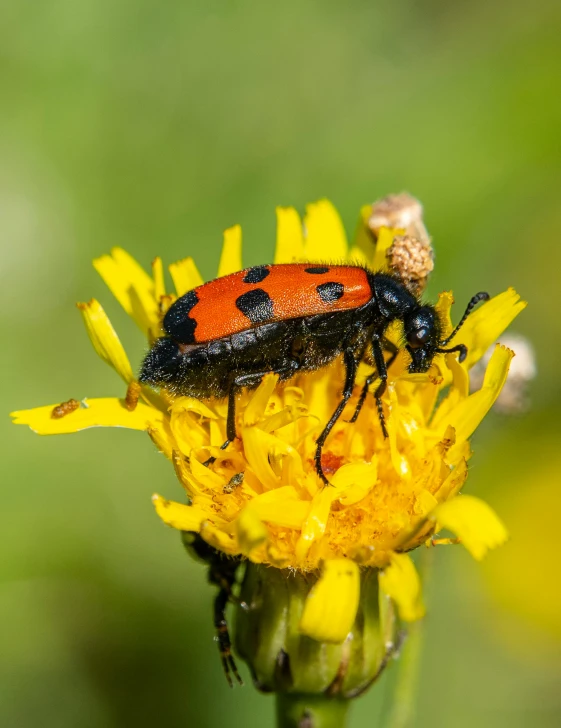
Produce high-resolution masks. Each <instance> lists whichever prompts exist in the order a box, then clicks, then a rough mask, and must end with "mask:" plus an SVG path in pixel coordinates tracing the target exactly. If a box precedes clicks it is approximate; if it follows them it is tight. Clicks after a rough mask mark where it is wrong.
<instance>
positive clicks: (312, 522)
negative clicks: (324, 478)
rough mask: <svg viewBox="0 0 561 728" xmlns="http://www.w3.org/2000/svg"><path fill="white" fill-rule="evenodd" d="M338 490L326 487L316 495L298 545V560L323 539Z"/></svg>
mask: <svg viewBox="0 0 561 728" xmlns="http://www.w3.org/2000/svg"><path fill="white" fill-rule="evenodd" d="M337 495H338V493H337V490H336V488H333V487H331V486H326V487H325V488H322V489H321V490H318V492H317V493H316V494H315V495H314V498H313V500H312V506H311V508H310V511H309V514H308V517H307V518H306V522H305V523H304V526H303V528H302V533H301V534H300V538H299V539H298V541H297V543H296V558H297V559H298V560H302V559H304V558H305V557H306V554H307V553H308V551H309V550H310V548H311V546H312V544H313V542H314V541H315V540H316V539H318V538H321V537H322V536H323V534H324V533H325V529H326V528H327V519H328V518H329V513H330V512H331V504H332V503H333V501H334V500H335V498H336V497H337Z"/></svg>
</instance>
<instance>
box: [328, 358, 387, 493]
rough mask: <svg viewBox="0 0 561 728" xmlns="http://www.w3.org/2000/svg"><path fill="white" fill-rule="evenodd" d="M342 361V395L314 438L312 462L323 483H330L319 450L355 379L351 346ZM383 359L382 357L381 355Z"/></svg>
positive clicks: (340, 411)
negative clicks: (314, 451)
mask: <svg viewBox="0 0 561 728" xmlns="http://www.w3.org/2000/svg"><path fill="white" fill-rule="evenodd" d="M343 357H344V362H345V371H346V374H345V388H344V389H343V396H342V398H341V401H340V402H339V404H338V405H337V409H336V410H335V412H334V413H333V414H332V415H331V417H330V419H329V422H328V423H327V424H326V426H325V427H324V428H323V432H322V433H321V435H320V436H319V437H318V439H317V440H316V453H315V456H314V462H315V464H316V473H317V474H318V475H319V477H320V478H321V479H322V481H323V482H324V483H325V485H330V483H329V481H328V480H327V478H326V477H325V474H324V472H323V469H322V467H321V452H322V450H323V446H324V444H325V440H326V439H327V436H328V435H329V433H330V432H331V430H332V429H333V426H334V425H335V423H336V422H337V420H338V419H339V417H340V416H341V413H342V412H343V410H344V408H345V405H346V404H347V402H348V401H349V399H350V398H351V396H352V393H353V388H354V385H355V379H356V371H357V369H358V364H357V360H356V359H355V350H354V349H353V348H352V347H349V348H347V349H345V351H344V353H343ZM382 359H383V357H382Z"/></svg>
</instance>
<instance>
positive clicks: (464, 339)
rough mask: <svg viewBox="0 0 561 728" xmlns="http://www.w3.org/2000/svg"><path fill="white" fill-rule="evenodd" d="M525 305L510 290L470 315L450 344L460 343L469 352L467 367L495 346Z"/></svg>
mask: <svg viewBox="0 0 561 728" xmlns="http://www.w3.org/2000/svg"><path fill="white" fill-rule="evenodd" d="M526 305H527V304H526V301H521V300H520V296H519V295H518V293H516V291H515V290H514V289H513V288H509V289H508V290H507V291H504V293H500V294H499V295H498V296H495V297H494V298H492V299H491V300H490V301H487V302H486V303H484V304H483V305H482V306H480V307H479V308H478V309H476V310H475V311H473V313H471V314H470V315H469V316H468V318H467V320H466V322H465V324H464V325H463V327H462V329H461V330H460V332H459V334H458V336H456V337H454V339H452V342H451V344H452V345H453V344H456V343H463V344H465V345H466V346H467V348H468V354H467V358H466V364H467V366H468V368H470V367H472V366H473V365H474V364H475V363H476V362H477V361H479V359H481V357H482V356H483V354H485V352H486V351H487V349H488V348H489V347H490V346H491V345H492V344H493V342H495V341H496V340H497V339H498V338H499V336H500V335H501V334H502V333H503V331H504V330H505V329H506V328H507V326H509V325H510V324H511V323H512V321H513V320H514V319H515V318H516V317H517V316H518V314H519V313H520V312H521V311H523V310H524V309H525V308H526Z"/></svg>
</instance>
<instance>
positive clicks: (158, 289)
mask: <svg viewBox="0 0 561 728" xmlns="http://www.w3.org/2000/svg"><path fill="white" fill-rule="evenodd" d="M152 277H153V279H154V298H155V299H156V301H157V302H158V303H159V302H160V300H161V298H162V296H165V295H166V283H165V280H164V264H163V263H162V259H161V258H160V256H159V255H158V256H157V257H156V258H154V260H153V261H152Z"/></svg>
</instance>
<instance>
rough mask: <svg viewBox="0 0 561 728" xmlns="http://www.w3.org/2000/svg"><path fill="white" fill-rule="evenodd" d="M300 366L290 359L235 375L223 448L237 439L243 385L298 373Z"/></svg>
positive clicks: (230, 392) (207, 462)
mask: <svg viewBox="0 0 561 728" xmlns="http://www.w3.org/2000/svg"><path fill="white" fill-rule="evenodd" d="M299 368H300V362H299V361H298V359H296V358H294V359H290V360H289V361H288V363H287V364H285V365H284V366H282V367H279V368H278V369H266V370H265V371H262V372H251V374H239V375H238V376H235V377H233V379H232V381H231V383H230V389H229V390H228V415H227V417H226V437H227V438H228V439H227V440H226V441H225V442H223V443H222V445H221V446H220V449H221V450H225V449H226V448H227V447H228V445H229V444H230V443H231V442H232V440H235V439H236V395H237V393H238V390H239V389H243V387H251V386H255V385H257V384H259V383H260V382H261V380H262V379H263V377H264V376H265V374H279V375H281V376H282V375H283V374H289V375H292V374H296V372H297V371H298V369H299ZM215 460H216V458H209V459H208V460H207V461H206V462H205V463H204V464H205V465H210V464H211V463H213V462H214V461H215Z"/></svg>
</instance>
